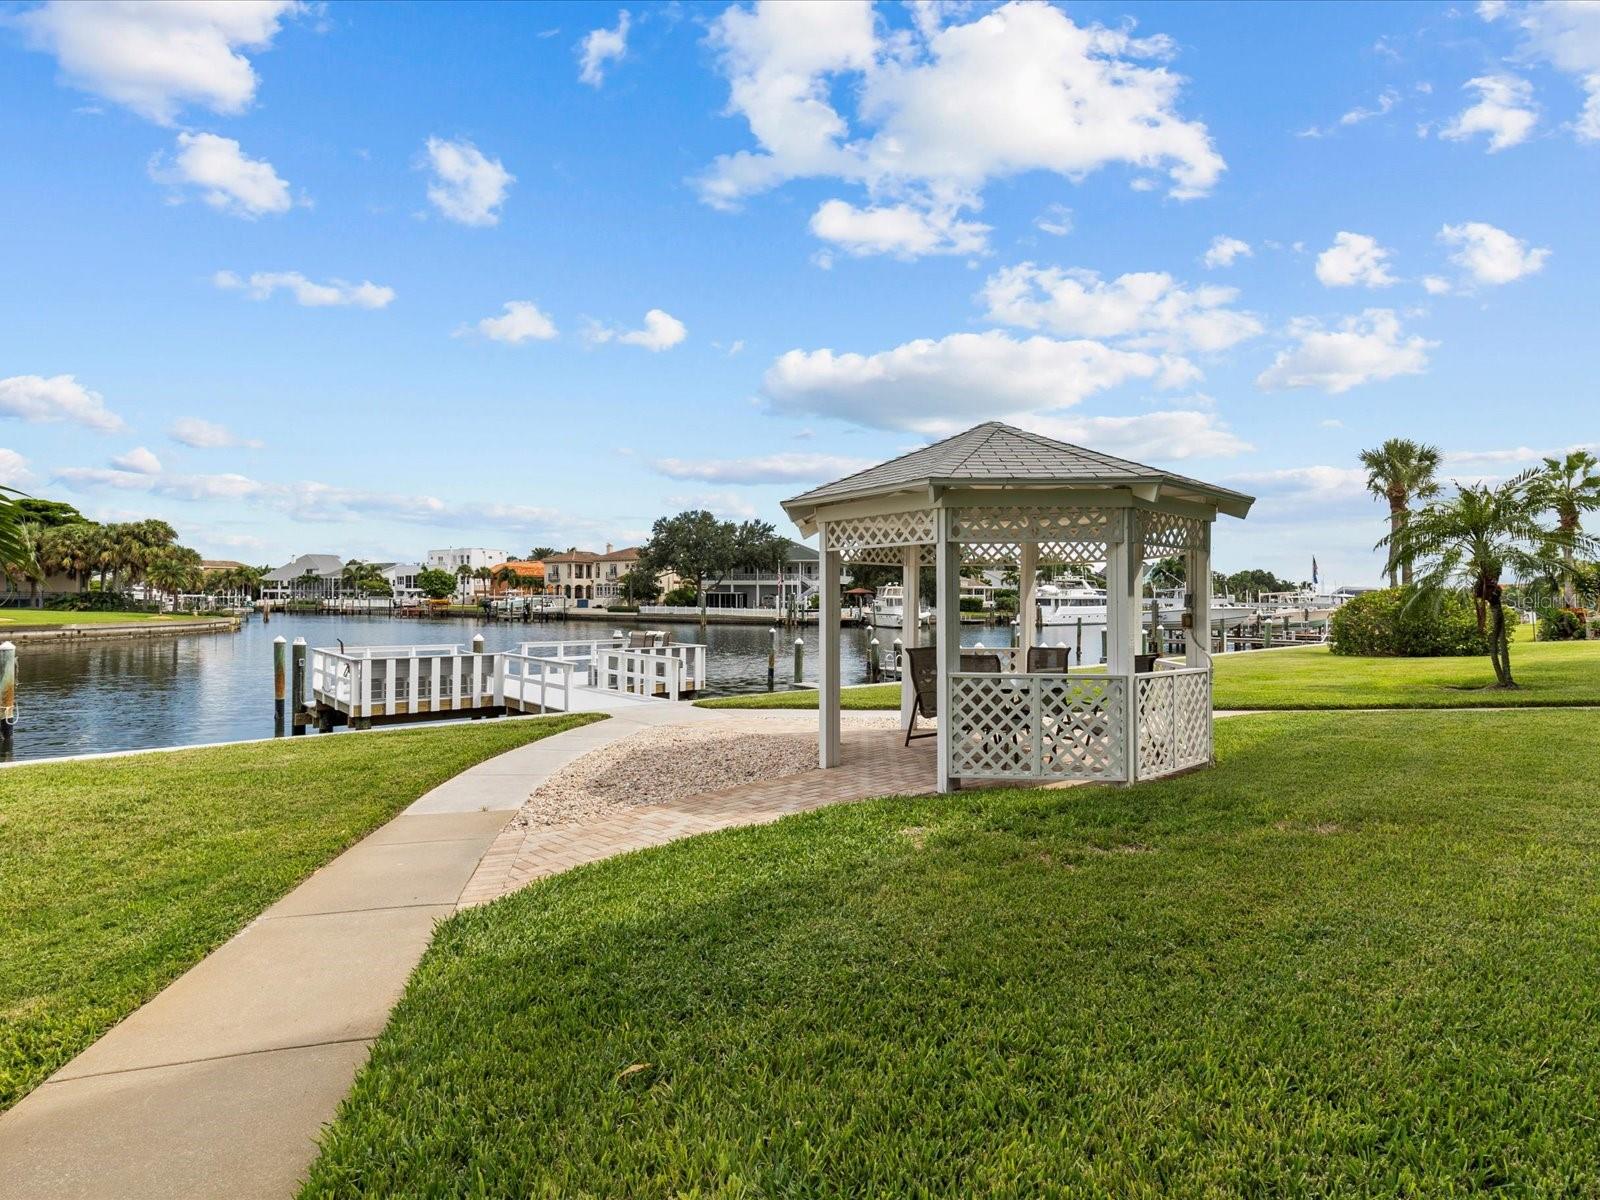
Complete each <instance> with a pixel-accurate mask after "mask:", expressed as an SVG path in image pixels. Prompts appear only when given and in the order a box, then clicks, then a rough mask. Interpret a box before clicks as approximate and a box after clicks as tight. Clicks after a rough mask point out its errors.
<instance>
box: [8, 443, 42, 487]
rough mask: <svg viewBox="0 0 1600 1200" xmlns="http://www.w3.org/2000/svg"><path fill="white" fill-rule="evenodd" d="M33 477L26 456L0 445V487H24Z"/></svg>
mask: <svg viewBox="0 0 1600 1200" xmlns="http://www.w3.org/2000/svg"><path fill="white" fill-rule="evenodd" d="M33 478H34V476H33V472H32V471H31V470H30V469H29V467H28V460H27V459H26V458H24V457H23V456H22V455H20V454H18V453H17V452H16V451H15V450H7V449H5V448H4V447H0V487H9V488H25V487H27V486H28V485H29V484H31V483H32V482H33Z"/></svg>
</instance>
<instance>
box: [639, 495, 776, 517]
mask: <svg viewBox="0 0 1600 1200" xmlns="http://www.w3.org/2000/svg"><path fill="white" fill-rule="evenodd" d="M662 503H663V504H664V505H665V506H666V508H667V510H668V511H671V510H673V509H677V510H679V511H680V512H681V511H687V510H690V509H702V508H703V509H706V510H707V511H708V512H710V513H712V514H713V515H715V516H718V517H721V518H722V519H723V520H724V521H753V520H754V519H755V518H757V517H759V516H760V515H761V510H760V509H758V508H757V507H756V506H755V505H754V504H752V503H751V502H750V499H749V497H747V496H743V495H741V494H740V493H738V492H730V491H718V492H689V493H682V492H680V493H678V494H676V495H671V496H665V497H663V498H662Z"/></svg>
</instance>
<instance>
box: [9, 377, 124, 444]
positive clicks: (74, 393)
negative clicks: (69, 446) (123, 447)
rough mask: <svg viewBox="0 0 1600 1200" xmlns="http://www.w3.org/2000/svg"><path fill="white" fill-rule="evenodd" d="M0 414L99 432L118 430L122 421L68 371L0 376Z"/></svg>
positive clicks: (28, 420) (114, 431) (103, 401)
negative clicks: (7, 377)
mask: <svg viewBox="0 0 1600 1200" xmlns="http://www.w3.org/2000/svg"><path fill="white" fill-rule="evenodd" d="M0 417H15V418H17V419H18V420H20V421H27V422H29V423H31V424H35V425H43V424H53V423H55V422H62V421H64V422H67V423H69V424H72V425H82V426H83V427H84V428H86V429H93V430H96V431H97V432H100V433H117V432H119V431H121V430H122V429H123V428H124V427H125V425H124V422H123V420H122V418H121V417H119V416H117V414H116V413H114V412H112V411H111V410H110V409H108V408H107V407H106V405H105V400H104V398H103V397H102V396H101V395H100V393H99V392H91V391H90V390H89V389H88V388H86V387H84V386H83V385H82V384H81V383H79V382H78V381H77V379H75V378H74V377H73V376H71V375H52V376H50V377H49V378H48V379H46V378H44V377H43V376H41V375H13V376H11V377H10V378H9V379H0Z"/></svg>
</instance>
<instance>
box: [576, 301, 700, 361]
mask: <svg viewBox="0 0 1600 1200" xmlns="http://www.w3.org/2000/svg"><path fill="white" fill-rule="evenodd" d="M584 336H585V337H587V338H588V339H589V341H591V342H594V343H595V344H597V345H598V344H600V343H602V342H621V343H623V344H624V345H627V346H643V347H644V348H645V349H646V350H653V351H660V350H670V349H672V347H674V346H676V345H677V344H678V343H679V342H681V341H683V339H684V338H686V337H688V336H689V330H688V329H687V328H686V327H685V326H684V324H683V322H682V321H680V320H678V318H677V317H674V316H673V315H672V314H671V313H668V312H663V311H662V310H661V309H659V308H652V309H651V310H650V311H649V312H647V313H645V315H644V328H643V329H634V330H622V329H611V328H608V327H606V326H604V325H591V326H590V327H589V328H588V329H587V330H586V331H585V333H584Z"/></svg>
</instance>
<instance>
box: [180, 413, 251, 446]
mask: <svg viewBox="0 0 1600 1200" xmlns="http://www.w3.org/2000/svg"><path fill="white" fill-rule="evenodd" d="M167 436H168V437H170V438H171V439H172V440H173V441H175V442H180V443H182V444H183V445H185V446H192V447H194V448H195V449H196V450H221V449H226V448H228V447H232V446H244V447H247V448H249V449H252V450H259V449H261V447H262V445H263V443H262V442H261V441H259V440H257V439H256V438H245V437H240V436H239V435H238V434H236V433H234V432H233V431H232V430H231V429H229V428H228V427H227V426H226V425H218V424H217V423H216V422H215V421H207V420H204V419H202V418H200V417H179V418H178V419H177V420H176V421H174V422H173V423H172V428H170V429H168V430H167Z"/></svg>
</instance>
